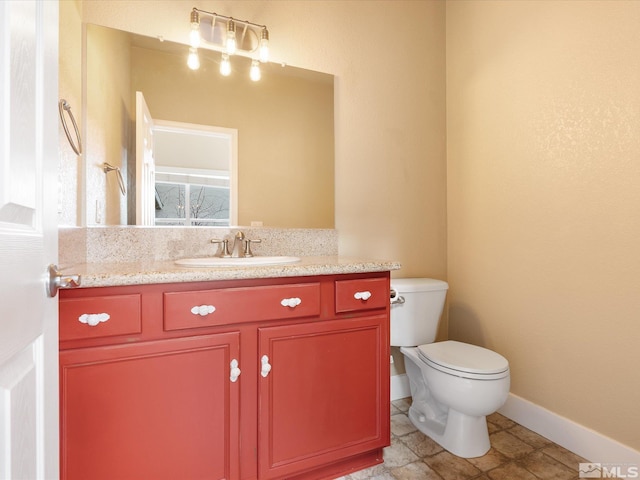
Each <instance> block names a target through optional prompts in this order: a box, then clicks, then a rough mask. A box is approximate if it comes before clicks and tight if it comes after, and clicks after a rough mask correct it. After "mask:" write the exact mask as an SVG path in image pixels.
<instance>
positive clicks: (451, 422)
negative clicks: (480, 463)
mask: <svg viewBox="0 0 640 480" xmlns="http://www.w3.org/2000/svg"><path fill="white" fill-rule="evenodd" d="M409 419H410V420H411V423H413V425H414V426H415V427H416V428H417V429H418V430H420V431H421V432H422V433H424V434H425V435H427V436H428V437H429V438H431V439H432V440H434V441H435V442H436V443H438V444H439V445H440V446H441V447H442V448H444V449H445V450H448V451H449V452H451V453H453V454H454V455H457V456H458V457H462V458H474V457H481V456H482V455H484V454H485V453H487V452H488V451H489V449H490V448H491V443H490V442H489V431H488V430H487V419H486V417H471V416H469V415H464V414H462V413H460V412H456V411H455V410H452V409H449V412H448V414H447V419H446V423H445V424H444V425H442V424H441V423H439V422H435V421H433V420H430V419H429V418H427V417H426V416H425V415H424V414H423V413H422V412H420V410H419V409H418V408H416V407H415V406H414V405H412V406H411V408H409Z"/></svg>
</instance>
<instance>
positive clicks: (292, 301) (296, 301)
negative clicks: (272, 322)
mask: <svg viewBox="0 0 640 480" xmlns="http://www.w3.org/2000/svg"><path fill="white" fill-rule="evenodd" d="M301 303H302V299H300V298H297V297H293V298H283V299H282V301H281V302H280V305H282V306H283V307H289V308H295V307H297V306H298V305H300V304H301Z"/></svg>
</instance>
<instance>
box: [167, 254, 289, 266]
mask: <svg viewBox="0 0 640 480" xmlns="http://www.w3.org/2000/svg"><path fill="white" fill-rule="evenodd" d="M299 261H300V257H286V256H271V257H269V256H264V257H248V258H235V257H233V258H222V257H205V258H183V259H182V260H176V261H175V263H176V265H181V266H183V267H248V266H253V265H280V264H283V263H296V262H299Z"/></svg>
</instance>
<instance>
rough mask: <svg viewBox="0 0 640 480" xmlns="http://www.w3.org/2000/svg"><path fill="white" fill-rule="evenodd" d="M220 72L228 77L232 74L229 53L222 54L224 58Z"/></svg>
mask: <svg viewBox="0 0 640 480" xmlns="http://www.w3.org/2000/svg"><path fill="white" fill-rule="evenodd" d="M220 74H221V75H223V76H225V77H228V76H229V75H230V74H231V62H230V61H229V55H228V54H226V53H223V54H222V60H221V61H220Z"/></svg>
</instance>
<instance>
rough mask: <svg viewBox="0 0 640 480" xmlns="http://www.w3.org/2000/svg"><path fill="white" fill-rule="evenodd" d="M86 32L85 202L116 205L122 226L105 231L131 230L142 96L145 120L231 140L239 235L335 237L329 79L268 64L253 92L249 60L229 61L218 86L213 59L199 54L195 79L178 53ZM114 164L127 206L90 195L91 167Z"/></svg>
mask: <svg viewBox="0 0 640 480" xmlns="http://www.w3.org/2000/svg"><path fill="white" fill-rule="evenodd" d="M86 27H87V28H86V45H85V55H86V110H85V111H86V122H87V128H86V132H87V139H86V144H87V146H86V155H85V156H86V162H87V166H86V169H87V172H86V176H87V186H86V188H85V196H86V202H87V205H96V204H98V205H99V203H100V202H101V201H104V202H106V203H107V204H108V203H109V202H112V201H116V202H119V203H120V205H119V206H116V207H111V210H117V211H119V212H122V213H121V215H120V216H119V217H120V218H121V219H127V220H121V221H120V222H117V221H115V222H106V223H107V224H114V223H121V224H122V223H128V224H134V223H135V214H132V212H135V192H134V190H135V188H131V187H132V186H135V177H134V175H135V144H134V143H135V134H134V133H133V132H134V128H135V92H136V91H141V92H142V93H143V94H144V97H145V100H146V102H147V105H148V107H149V111H150V113H151V115H152V117H153V118H154V119H158V120H162V121H170V122H182V123H189V124H198V125H207V126H212V127H221V128H228V129H236V130H237V132H238V133H237V146H238V151H237V158H238V160H237V177H238V178H237V189H238V191H237V212H238V213H237V217H238V224H239V225H250V224H252V223H254V224H256V223H255V222H258V223H257V224H260V223H261V224H263V225H264V226H274V227H284V228H333V227H334V127H333V120H334V112H333V76H332V75H329V74H325V73H320V72H312V71H308V70H303V69H299V68H295V67H291V66H282V65H279V64H273V63H269V64H261V70H262V78H261V80H260V81H257V82H254V81H252V80H251V79H250V78H249V68H250V59H248V58H244V57H240V56H233V57H231V64H232V73H231V75H230V76H228V77H224V76H222V75H220V73H219V64H220V56H221V55H220V53H219V52H216V51H212V50H207V49H203V48H200V49H199V52H200V69H198V70H195V71H194V70H190V69H189V68H188V67H187V54H188V47H187V46H186V45H181V44H177V43H173V42H168V41H161V40H160V39H156V38H149V37H143V36H140V35H136V34H132V33H129V32H124V31H120V30H115V29H111V28H107V27H102V26H98V25H92V24H88V25H87V26H86ZM96 153H97V155H96V157H93V156H92V155H94V154H96ZM184 155H186V152H185V153H184ZM113 156H117V157H118V161H119V162H120V163H119V164H121V165H124V166H123V170H126V172H127V183H128V186H129V189H128V191H129V194H128V196H127V198H126V199H125V198H120V197H118V196H117V195H110V193H109V192H107V197H109V198H106V199H103V198H100V195H104V193H102V194H101V193H99V192H98V193H95V192H94V190H97V189H93V188H92V187H91V185H92V182H91V175H92V174H93V170H95V169H94V168H92V167H94V166H95V165H97V164H99V162H100V160H101V157H105V158H106V159H107V160H105V161H109V160H108V159H111V160H110V163H118V161H115V160H114V159H113ZM96 158H97V159H98V160H97V161H96ZM181 160H182V159H181V158H176V164H177V165H178V166H179V165H180V162H181ZM103 175H104V174H103ZM113 197H118V198H113ZM92 202H93V203H92ZM125 203H126V205H125ZM125 209H126V211H127V213H126V214H125V213H124V210H125ZM87 223H88V224H92V222H91V219H88V222H87Z"/></svg>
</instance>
